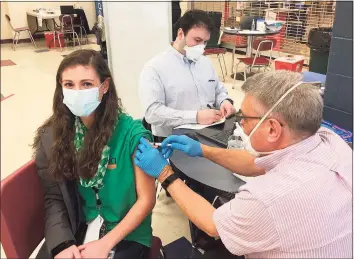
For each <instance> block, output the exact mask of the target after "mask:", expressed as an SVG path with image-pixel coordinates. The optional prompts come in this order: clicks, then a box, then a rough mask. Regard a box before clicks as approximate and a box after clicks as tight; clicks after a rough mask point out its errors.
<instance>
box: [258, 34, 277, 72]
mask: <svg viewBox="0 0 354 259" xmlns="http://www.w3.org/2000/svg"><path fill="white" fill-rule="evenodd" d="M276 44H277V40H276V39H255V40H254V41H253V44H252V48H253V49H255V50H256V55H255V56H254V59H253V64H252V66H254V65H255V63H256V61H257V58H259V57H260V56H261V52H262V51H269V62H268V66H269V65H270V64H271V62H272V58H273V47H274V46H275V45H276Z"/></svg>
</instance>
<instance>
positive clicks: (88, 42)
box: [82, 27, 89, 44]
mask: <svg viewBox="0 0 354 259" xmlns="http://www.w3.org/2000/svg"><path fill="white" fill-rule="evenodd" d="M82 29H84V34H85V38H86V44H88V43H89V41H88V37H87V32H86V29H85V27H82Z"/></svg>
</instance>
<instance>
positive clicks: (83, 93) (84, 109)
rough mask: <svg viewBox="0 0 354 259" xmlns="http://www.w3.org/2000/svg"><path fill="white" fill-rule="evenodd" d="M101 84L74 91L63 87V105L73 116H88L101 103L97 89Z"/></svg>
mask: <svg viewBox="0 0 354 259" xmlns="http://www.w3.org/2000/svg"><path fill="white" fill-rule="evenodd" d="M102 84H103V83H102ZM102 84H101V85H99V86H97V87H93V88H90V89H84V90H74V89H68V88H65V87H63V95H64V100H63V103H64V104H65V105H66V106H67V107H68V108H69V110H70V111H71V112H72V113H73V114H74V115H75V116H79V117H86V116H89V115H91V114H92V113H93V112H94V111H95V110H96V108H97V107H98V105H99V104H100V103H101V101H99V89H100V87H101V86H102Z"/></svg>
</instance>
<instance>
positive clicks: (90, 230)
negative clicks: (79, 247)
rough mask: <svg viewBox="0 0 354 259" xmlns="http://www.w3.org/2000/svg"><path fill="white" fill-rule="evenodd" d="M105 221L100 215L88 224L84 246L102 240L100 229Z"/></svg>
mask: <svg viewBox="0 0 354 259" xmlns="http://www.w3.org/2000/svg"><path fill="white" fill-rule="evenodd" d="M103 221H104V220H103V218H102V217H101V216H100V215H98V216H97V218H95V219H94V220H92V221H91V222H90V223H88V225H87V231H86V235H85V239H84V244H86V243H89V242H92V241H96V240H98V239H99V238H100V229H101V226H102V224H103Z"/></svg>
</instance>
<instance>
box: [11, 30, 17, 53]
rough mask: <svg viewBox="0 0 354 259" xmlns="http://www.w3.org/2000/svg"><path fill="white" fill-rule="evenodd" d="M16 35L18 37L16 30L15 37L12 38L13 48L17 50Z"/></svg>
mask: <svg viewBox="0 0 354 259" xmlns="http://www.w3.org/2000/svg"><path fill="white" fill-rule="evenodd" d="M16 37H17V31H16V32H15V35H14V38H13V39H12V49H13V50H16V48H15V42H16Z"/></svg>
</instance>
